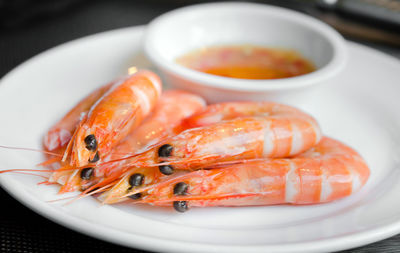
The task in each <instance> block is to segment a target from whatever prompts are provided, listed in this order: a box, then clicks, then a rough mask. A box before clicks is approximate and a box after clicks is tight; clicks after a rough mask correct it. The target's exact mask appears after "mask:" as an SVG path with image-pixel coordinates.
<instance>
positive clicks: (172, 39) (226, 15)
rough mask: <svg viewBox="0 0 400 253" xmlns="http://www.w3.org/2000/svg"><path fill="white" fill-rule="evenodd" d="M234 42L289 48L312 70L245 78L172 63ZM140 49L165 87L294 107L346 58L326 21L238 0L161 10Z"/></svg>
mask: <svg viewBox="0 0 400 253" xmlns="http://www.w3.org/2000/svg"><path fill="white" fill-rule="evenodd" d="M235 44H236V45H243V44H253V45H261V46H266V47H280V48H288V49H294V50H296V51H298V52H300V53H301V54H302V55H303V56H305V57H306V58H307V59H309V60H311V61H312V62H313V63H314V64H315V65H316V67H317V70H316V71H314V72H312V73H310V74H306V75H302V76H297V77H292V78H283V79H274V80H250V79H235V78H227V77H221V76H216V75H210V74H206V73H202V72H199V71H195V70H192V69H189V68H187V67H184V66H181V65H179V64H177V63H176V62H175V60H176V58H178V57H179V56H182V55H185V54H186V53H188V52H191V51H193V50H196V49H199V48H204V47H208V46H214V45H235ZM144 48H145V53H146V55H147V56H148V57H149V59H150V60H151V61H152V62H153V63H154V64H155V65H156V66H157V67H158V68H159V70H160V71H161V74H162V75H163V77H164V79H165V80H166V81H167V83H168V84H169V85H171V86H172V87H174V88H180V89H185V90H189V91H192V92H195V93H197V94H200V95H202V96H203V97H205V98H206V99H207V100H208V101H209V102H219V101H228V100H273V101H278V102H283V103H288V104H294V105H297V104H299V103H303V102H304V101H305V100H307V99H309V96H307V94H308V95H310V94H311V93H310V92H308V91H310V89H309V87H312V86H316V85H317V84H322V83H324V82H327V81H328V80H330V79H331V78H332V77H334V76H335V75H337V74H338V73H339V72H340V70H341V69H343V67H344V65H345V63H346V59H347V57H346V56H347V51H346V46H345V42H344V40H343V38H342V37H341V36H340V34H338V33H337V32H336V31H335V30H333V29H332V28H331V27H329V26H328V25H326V24H324V23H322V22H320V21H318V20H316V19H314V18H312V17H309V16H307V15H304V14H301V13H298V12H295V11H291V10H287V9H284V8H279V7H273V6H269V5H264V4H255V3H238V2H234V3H233V2H224V3H209V4H199V5H192V6H189V7H184V8H180V9H177V10H173V11H171V12H168V13H166V14H163V15H161V16H159V17H157V18H156V19H154V20H153V21H152V22H151V23H150V24H149V26H148V28H147V31H146V35H145V39H144ZM306 88H307V89H306Z"/></svg>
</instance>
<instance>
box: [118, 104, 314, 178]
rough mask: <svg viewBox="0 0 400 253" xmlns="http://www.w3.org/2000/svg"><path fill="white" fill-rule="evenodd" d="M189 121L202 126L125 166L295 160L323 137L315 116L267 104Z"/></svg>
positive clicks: (221, 107) (216, 109)
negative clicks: (290, 157)
mask: <svg viewBox="0 0 400 253" xmlns="http://www.w3.org/2000/svg"><path fill="white" fill-rule="evenodd" d="M185 122H186V123H185V124H186V127H193V126H199V125H200V126H202V127H197V128H191V129H188V130H185V131H183V132H182V133H180V134H178V135H176V136H174V137H171V138H169V139H168V140H165V141H163V142H161V143H160V144H158V145H156V146H155V147H154V148H152V149H150V150H149V151H146V152H144V153H143V154H140V155H137V156H134V157H131V158H128V159H130V161H129V162H128V163H126V164H130V165H132V166H144V167H149V166H157V165H160V170H162V171H165V172H166V173H170V172H171V173H172V170H173V169H195V168H202V167H203V168H204V167H207V166H208V165H210V164H213V163H216V162H223V161H231V160H236V159H253V158H261V157H264V158H277V157H287V156H293V155H296V154H299V153H301V152H304V151H305V150H307V149H309V148H311V147H312V146H314V145H315V144H317V143H318V142H319V140H320V138H321V131H320V129H319V127H318V124H317V123H316V121H315V120H314V119H313V118H312V117H311V116H310V115H308V114H306V113H304V112H302V111H300V110H298V109H295V108H293V107H289V106H286V105H280V104H276V103H268V102H231V103H222V104H215V105H211V106H208V107H207V108H206V109H205V110H204V111H203V112H200V113H199V114H196V115H194V116H192V117H190V118H189V119H187V120H185ZM203 125H204V126H203ZM166 173H164V174H166Z"/></svg>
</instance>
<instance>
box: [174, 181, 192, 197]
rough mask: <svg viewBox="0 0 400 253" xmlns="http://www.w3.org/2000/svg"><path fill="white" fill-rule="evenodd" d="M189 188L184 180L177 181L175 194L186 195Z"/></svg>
mask: <svg viewBox="0 0 400 253" xmlns="http://www.w3.org/2000/svg"><path fill="white" fill-rule="evenodd" d="M188 189H189V185H188V184H186V183H184V182H180V183H177V184H176V185H175V186H174V194H175V195H185V194H186V193H187V191H188Z"/></svg>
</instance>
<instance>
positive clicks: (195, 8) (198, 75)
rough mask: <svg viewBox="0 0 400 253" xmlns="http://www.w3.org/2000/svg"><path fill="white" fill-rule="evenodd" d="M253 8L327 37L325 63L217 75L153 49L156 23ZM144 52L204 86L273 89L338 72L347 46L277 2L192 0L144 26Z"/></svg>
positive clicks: (329, 31)
mask: <svg viewBox="0 0 400 253" xmlns="http://www.w3.org/2000/svg"><path fill="white" fill-rule="evenodd" d="M217 7H219V8H221V7H224V8H231V9H232V8H237V9H239V8H243V7H246V8H254V9H257V11H258V12H259V11H261V10H262V11H263V12H265V13H271V12H273V13H274V15H277V14H279V16H280V17H283V18H284V19H286V20H288V21H290V22H298V23H301V24H302V25H304V26H306V27H309V28H310V29H312V30H313V31H315V32H316V33H319V34H320V35H321V36H322V37H324V38H325V39H326V41H328V43H329V44H330V45H331V47H332V49H333V54H332V58H331V59H330V60H329V61H328V63H327V64H326V65H325V66H323V67H322V68H319V69H317V70H315V71H313V72H311V73H308V74H304V75H300V76H295V77H289V78H281V79H257V80H255V79H239V78H229V77H223V76H217V75H211V74H207V73H203V72H200V71H197V70H193V69H190V68H188V67H185V66H182V65H180V64H178V63H176V62H174V61H171V60H169V59H166V58H165V57H163V56H160V55H159V54H157V53H155V52H157V50H155V49H154V43H156V41H155V39H154V37H155V36H157V35H155V34H154V33H155V30H158V29H159V26H163V25H164V23H165V22H164V21H165V20H169V19H175V18H177V17H178V18H180V17H179V16H180V15H182V14H184V13H188V12H199V11H207V9H210V8H217ZM144 52H145V54H146V56H147V57H148V58H149V59H150V60H151V61H152V62H153V63H154V64H155V65H156V66H157V67H158V68H161V69H162V70H166V71H167V72H170V74H171V73H172V74H173V75H175V76H179V77H181V78H184V79H187V80H189V81H192V82H195V83H200V84H201V85H204V86H209V87H212V88H220V89H229V90H236V91H273V90H288V89H297V88H303V87H306V86H311V85H313V84H316V83H318V82H322V81H324V80H327V79H329V78H331V77H333V76H335V75H336V74H338V73H339V72H340V71H341V70H342V69H343V68H344V66H345V64H346V62H347V47H346V44H345V40H344V38H343V37H342V36H341V35H340V34H339V33H338V32H337V31H336V30H334V29H333V28H332V27H330V26H329V25H327V24H325V23H323V22H322V21H320V20H318V19H316V18H313V17H311V16H308V15H306V14H303V13H300V12H297V11H294V10H291V9H286V8H282V7H277V6H271V5H267V4H260V3H249V2H219V3H203V4H194V5H189V6H185V7H182V8H178V9H175V10H172V11H169V12H167V13H164V14H162V15H160V16H158V17H156V18H155V19H153V20H152V21H151V22H150V23H149V25H148V26H147V29H146V32H145V35H144Z"/></svg>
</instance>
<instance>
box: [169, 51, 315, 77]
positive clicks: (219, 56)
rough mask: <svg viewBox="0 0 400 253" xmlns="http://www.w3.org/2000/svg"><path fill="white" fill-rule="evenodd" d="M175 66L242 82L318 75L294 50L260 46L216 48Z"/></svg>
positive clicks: (192, 54) (181, 59) (184, 58)
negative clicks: (239, 79) (309, 74)
mask: <svg viewBox="0 0 400 253" xmlns="http://www.w3.org/2000/svg"><path fill="white" fill-rule="evenodd" d="M176 62H177V63H179V64H181V65H183V66H185V67H188V68H191V69H194V70H198V71H201V72H204V73H208V74H212V75H218V76H224V77H231V78H242V79H278V78H287V77H294V76H300V75H304V74H307V73H310V72H313V71H315V67H314V65H313V63H312V62H311V61H309V60H307V59H305V58H304V57H303V56H302V55H301V54H300V53H298V52H296V51H295V50H288V49H277V48H266V47H259V46H251V45H244V46H214V47H208V48H204V49H199V50H195V51H193V52H190V53H188V54H185V55H183V56H181V57H179V58H177V59H176Z"/></svg>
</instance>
